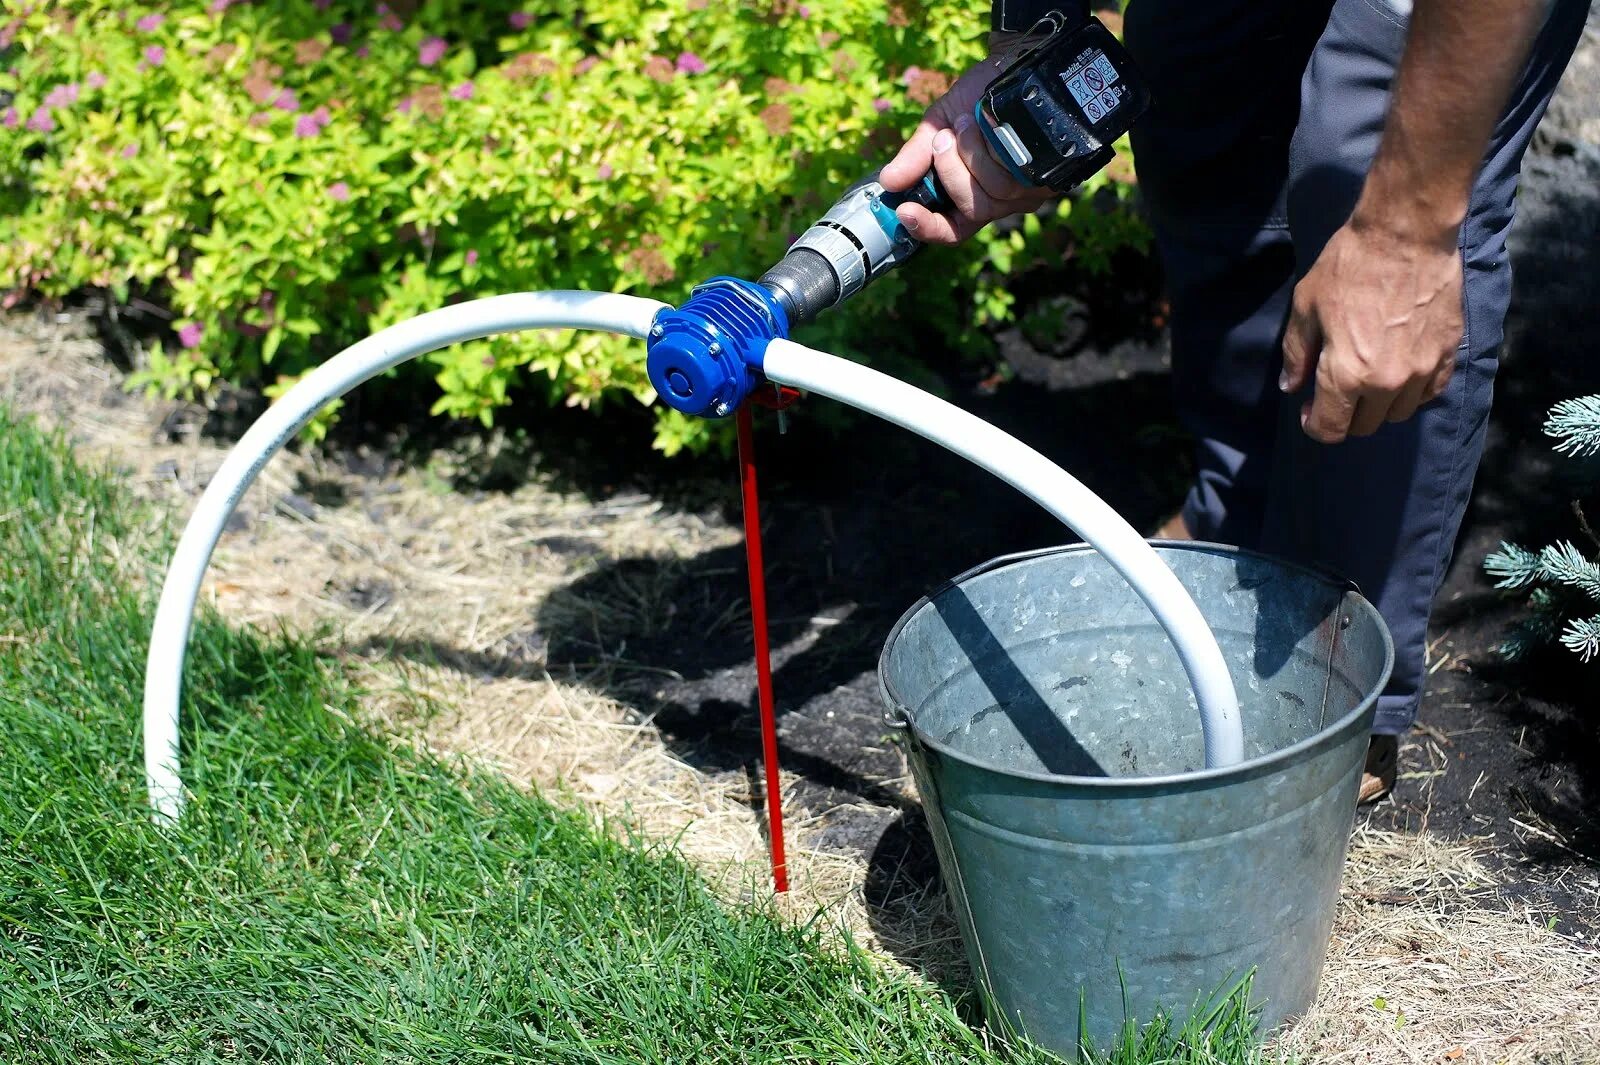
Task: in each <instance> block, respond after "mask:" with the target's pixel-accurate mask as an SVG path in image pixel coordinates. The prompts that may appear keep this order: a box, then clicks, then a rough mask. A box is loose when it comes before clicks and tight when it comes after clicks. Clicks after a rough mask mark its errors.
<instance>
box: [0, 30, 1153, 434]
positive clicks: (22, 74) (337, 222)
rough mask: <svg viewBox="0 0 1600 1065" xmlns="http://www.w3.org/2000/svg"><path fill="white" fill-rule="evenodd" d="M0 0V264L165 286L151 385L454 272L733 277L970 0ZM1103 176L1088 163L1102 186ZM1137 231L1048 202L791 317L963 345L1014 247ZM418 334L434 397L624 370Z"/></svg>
mask: <svg viewBox="0 0 1600 1065" xmlns="http://www.w3.org/2000/svg"><path fill="white" fill-rule="evenodd" d="M6 10H7V12H14V11H16V10H17V7H16V6H13V5H10V4H8V5H7V8H6ZM21 12H22V13H21V14H9V15H0V54H3V59H0V71H3V73H0V99H4V98H5V96H6V95H9V96H10V101H9V103H8V104H6V105H5V106H4V109H3V113H0V291H4V292H5V293H7V296H6V299H7V300H8V301H10V302H15V301H16V300H18V299H21V298H23V297H24V296H26V295H29V294H34V295H42V296H46V297H51V296H62V295H64V294H66V293H68V292H71V291H74V290H78V289H82V288H84V287H90V286H93V287H101V288H105V289H108V290H110V291H112V292H113V293H114V294H116V295H117V296H118V297H120V298H123V299H126V298H127V297H128V295H129V294H130V291H137V292H139V293H141V294H143V295H144V296H145V298H146V299H149V300H154V301H156V302H160V303H163V304H165V305H166V306H168V307H169V308H170V309H171V310H172V312H173V314H174V322H173V333H174V338H175V343H171V342H169V343H168V344H167V345H165V346H163V347H157V348H156V349H154V350H152V351H151V353H150V357H149V363H148V366H147V367H146V368H145V369H144V371H143V373H142V380H143V381H144V382H145V383H146V384H148V385H149V386H150V387H153V388H156V389H160V390H162V391H164V392H166V393H168V394H178V393H180V392H195V391H203V390H205V389H207V388H209V387H210V386H212V385H213V383H215V382H217V381H219V380H223V379H229V380H255V381H263V380H265V381H267V382H269V383H273V382H275V384H272V387H271V389H269V390H271V391H278V390H281V389H282V388H283V387H286V386H287V384H289V383H291V382H292V381H293V380H295V379H296V378H297V376H298V375H300V374H302V373H304V372H305V370H307V369H308V368H309V367H311V366H312V365H315V364H316V363H318V362H320V361H321V360H323V359H326V358H327V357H329V356H330V355H331V354H333V353H334V352H335V351H337V350H338V349H339V348H340V347H342V346H344V345H346V344H348V343H351V342H353V341H355V340H357V339H359V338H361V337H362V336H365V335H367V334H369V333H371V332H372V331H374V330H376V329H379V328H382V327H384V326H386V325H389V324H392V323H394V322H397V321H400V320H402V319H404V318H407V317H410V316H412V315H415V314H418V313H421V312H423V311H427V310H430V309H433V308H436V307H440V306H443V305H445V304H448V303H452V302H455V301H459V300H462V299H467V298H471V297H475V296H483V295H491V294H495V293H500V292H512V291H518V290H526V289H541V288H586V289H601V290H612V291H619V292H633V293H637V294H641V295H648V296H652V297H655V298H658V299H662V300H665V301H668V302H678V301H680V300H681V299H682V298H683V297H684V296H685V295H686V294H687V292H688V290H689V288H690V287H691V286H692V285H693V284H695V283H696V282H698V281H700V280H702V279H704V278H706V277H709V276H712V275H715V274H732V275H735V276H744V277H752V276H755V275H757V274H759V273H760V272H761V271H762V270H763V269H765V268H766V267H767V266H768V265H770V264H771V263H772V262H774V261H776V260H777V258H778V257H779V256H780V255H781V254H782V252H783V250H784V248H785V247H786V246H787V244H788V242H789V241H791V240H792V239H793V238H794V237H795V236H796V235H798V233H799V232H800V231H801V230H803V229H804V228H805V226H806V225H807V224H808V223H809V222H810V221H811V220H812V219H813V218H814V217H815V216H816V215H817V214H818V213H819V211H820V210H821V209H822V208H824V207H825V206H826V205H827V204H828V203H829V202H831V200H832V199H833V197H834V196H836V195H837V193H838V192H839V191H840V190H841V189H843V188H844V187H845V186H846V185H847V184H848V183H849V182H851V181H853V180H854V179H856V178H857V177H859V176H860V175H861V173H863V172H864V171H866V170H868V169H870V168H871V167H872V166H874V165H877V164H878V163H881V162H882V161H884V160H886V159H887V157H888V155H889V153H890V152H891V151H892V150H893V149H894V148H895V147H896V146H897V145H898V144H899V142H900V136H901V133H902V132H903V131H907V130H909V129H910V128H911V127H912V125H914V123H915V120H916V118H917V117H918V115H919V114H920V113H921V110H922V108H923V107H924V106H925V105H926V103H927V102H929V101H930V100H931V99H933V98H934V96H936V95H937V94H938V93H939V92H940V91H942V89H943V87H944V85H945V84H946V75H945V74H942V73H936V72H938V71H955V70H959V69H961V68H962V67H964V66H965V65H967V64H968V63H970V62H971V61H972V60H973V59H974V58H976V57H977V56H978V55H979V54H980V48H981V46H980V44H979V43H978V42H979V41H980V40H981V36H982V30H983V28H984V26H983V24H984V21H985V20H984V19H983V18H981V17H980V13H977V12H976V11H975V9H973V8H972V7H971V5H970V4H965V3H956V2H954V0H927V2H926V3H923V4H921V5H920V6H919V5H918V4H917V3H916V2H915V0H899V2H897V3H891V4H888V5H885V4H883V3H881V2H880V0H808V2H807V3H804V4H802V3H798V2H795V0H761V2H760V3H757V4H747V3H746V4H741V3H735V2H732V0H584V2H583V3H582V4H580V3H578V2H577V0H544V2H540V3H534V2H533V0H526V2H525V4H524V3H507V2H493V0H486V2H478V3H469V2H465V0H421V2H416V0H412V2H409V3H408V2H406V0H390V2H389V3H387V4H385V3H378V4H375V5H374V4H368V3H365V2H361V3H357V2H355V0H275V2H273V3H258V4H253V3H249V2H245V0H177V2H170V3H163V4H160V5H150V6H145V7H136V6H130V5H128V4H124V3H114V2H108V0H58V2H53V3H39V4H35V5H33V6H32V7H26V6H24V7H22V8H21ZM1120 162H1122V164H1123V165H1122V167H1121V172H1122V173H1123V174H1126V165H1125V161H1120ZM1116 169H1117V168H1114V171H1115V170H1116ZM1120 180H1121V179H1120V178H1119V177H1117V175H1116V173H1115V172H1114V173H1113V174H1110V175H1103V176H1102V177H1101V178H1100V179H1097V181H1096V182H1095V183H1094V184H1095V185H1096V186H1097V187H1106V188H1109V189H1110V195H1111V197H1112V199H1113V200H1114V201H1115V200H1119V199H1120V198H1122V197H1123V195H1124V194H1125V193H1126V191H1127V190H1126V188H1125V187H1123V186H1122V185H1121V184H1120ZM1101 199H1102V200H1103V199H1104V196H1102V197H1101ZM1140 239H1142V237H1141V231H1140V230H1139V229H1138V226H1137V223H1136V222H1134V221H1132V220H1131V217H1130V216H1129V215H1128V214H1127V213H1126V212H1119V211H1115V210H1113V211H1109V212H1107V211H1100V210H1089V209H1087V207H1085V206H1084V205H1082V204H1080V206H1079V209H1078V210H1075V211H1067V210H1063V211H1062V213H1061V215H1060V216H1059V217H1058V218H1056V219H1052V220H1050V221H1046V222H1040V221H1039V220H1037V219H1030V220H1029V222H1028V224H1027V225H1026V226H1024V227H1022V228H1019V229H1017V230H1015V231H1014V232H1011V233H1007V234H999V233H992V232H991V233H989V234H987V235H985V237H984V238H983V239H982V240H981V241H979V242H974V243H973V244H972V245H971V246H970V247H968V248H964V249H961V250H959V251H956V252H947V251H939V252H936V253H933V254H931V255H926V256H924V257H923V261H922V262H921V263H918V264H914V265H913V266H912V267H910V268H909V269H908V270H907V271H902V272H901V273H900V274H899V275H898V276H896V275H891V276H890V277H889V278H887V279H885V280H883V281H880V282H878V283H877V284H876V285H874V286H873V287H871V288H869V289H868V290H867V291H866V292H865V293H863V294H862V295H861V296H859V297H857V299H856V300H855V302H854V303H853V304H852V305H851V306H849V307H848V308H847V309H846V310H845V311H844V312H843V313H837V314H834V315H830V316H828V317H827V320H826V321H825V322H823V323H819V324H818V325H817V326H814V327H812V329H811V330H810V331H809V332H808V333H807V334H806V335H805V336H804V337H803V339H806V340H808V341H810V342H812V343H816V344H819V345H822V346H825V347H828V348H829V349H831V350H834V351H838V352H841V353H844V354H850V355H853V356H856V357H863V358H865V357H870V358H874V359H877V360H879V361H880V362H881V361H882V360H883V359H884V358H885V357H886V356H892V355H893V354H894V353H895V352H897V351H898V352H900V353H901V354H902V355H903V356H904V355H909V354H910V353H909V352H906V351H905V349H906V347H907V344H906V341H905V339H904V338H905V336H906V330H905V329H904V328H903V325H902V323H905V322H907V321H917V322H926V323H931V325H932V326H934V327H936V328H938V329H941V330H943V331H944V333H945V334H946V335H947V336H948V337H949V341H950V343H951V345H952V346H954V347H957V348H971V347H973V346H974V345H975V344H977V343H978V342H979V334H978V333H977V331H976V329H977V327H978V326H981V325H983V324H984V323H985V322H987V321H990V320H993V319H998V318H1004V317H1006V316H1007V315H1008V313H1009V300H1008V297H1007V296H1006V294H1005V292H1004V289H1003V287H1002V282H1003V275H1004V274H1006V273H1007V272H1008V271H1011V270H1013V269H1015V268H1017V267H1018V266H1019V265H1020V264H1021V263H1022V262H1024V261H1026V260H1027V259H1028V258H1029V257H1032V256H1037V255H1041V254H1059V253H1060V249H1061V248H1063V247H1065V246H1067V244H1068V243H1069V242H1070V243H1071V244H1072V246H1073V247H1075V248H1076V249H1077V252H1078V254H1080V256H1082V257H1084V258H1085V260H1086V261H1088V262H1090V263H1091V264H1092V263H1093V261H1094V259H1095V257H1096V256H1100V257H1103V256H1105V255H1106V254H1108V252H1109V250H1110V249H1112V248H1114V247H1116V246H1119V245H1121V244H1123V243H1127V242H1129V241H1138V240H1140ZM1052 249H1054V250H1052ZM930 260H936V261H934V262H933V263H932V264H931V265H930ZM422 361H424V362H426V364H427V365H426V367H425V368H424V370H425V372H426V373H427V374H429V375H431V377H432V379H433V381H434V382H436V386H437V390H438V399H437V402H436V403H435V404H434V410H435V411H436V412H442V413H448V414H451V415H456V416H469V417H477V418H481V419H483V420H484V421H486V422H487V421H488V420H489V419H490V418H491V416H492V413H493V411H494V410H495V408H497V407H499V406H501V405H503V404H505V403H507V402H508V401H509V400H510V399H511V398H512V395H513V388H514V386H518V385H520V386H524V387H533V388H536V389H542V391H543V392H544V394H545V395H546V396H547V397H548V398H550V399H551V400H561V401H564V402H567V403H571V404H580V405H585V406H587V405H598V404H600V403H601V402H602V401H603V400H606V399H609V398H612V397H618V396H632V397H634V398H636V399H637V400H639V401H643V402H648V401H650V400H651V399H652V393H651V391H650V387H649V384H648V382H647V380H646V378H645V373H644V365H643V356H642V352H641V350H640V348H639V347H638V345H637V344H636V343H635V342H630V341H625V340H622V339H620V338H614V337H608V336H598V335H593V334H571V333H562V334H554V333H541V334H528V335H520V336H509V337H500V338H494V339H491V340H485V341H478V342H474V343H470V344H463V345H460V346H458V347H454V348H451V349H449V350H447V351H443V352H439V353H437V354H436V355H434V356H431V357H430V358H429V359H427V360H422ZM409 372H411V373H416V370H415V369H412V370H410V371H409ZM658 424H659V432H658V440H657V443H658V446H660V447H662V448H664V449H666V450H667V451H669V452H670V451H674V450H677V449H678V448H680V447H682V446H685V445H698V444H700V443H702V442H703V440H704V434H705V431H706V430H705V426H704V425H703V424H702V423H698V422H693V421H690V420H688V419H683V418H679V417H677V416H674V415H672V414H671V413H670V412H665V411H663V412H662V415H661V417H660V421H659V423H658Z"/></svg>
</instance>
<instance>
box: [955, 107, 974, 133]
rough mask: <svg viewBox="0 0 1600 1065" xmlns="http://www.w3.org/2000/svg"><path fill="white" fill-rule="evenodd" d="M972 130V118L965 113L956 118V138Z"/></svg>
mask: <svg viewBox="0 0 1600 1065" xmlns="http://www.w3.org/2000/svg"><path fill="white" fill-rule="evenodd" d="M971 128H972V116H971V115H969V114H967V113H966V112H965V111H963V112H961V113H960V114H959V115H957V116H956V136H958V137H959V136H960V135H961V134H963V133H965V132H966V131H967V130H969V129H971Z"/></svg>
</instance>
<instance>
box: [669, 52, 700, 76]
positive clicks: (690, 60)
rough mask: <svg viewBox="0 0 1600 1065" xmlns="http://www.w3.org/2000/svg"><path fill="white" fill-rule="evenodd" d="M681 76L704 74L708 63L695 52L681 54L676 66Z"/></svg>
mask: <svg viewBox="0 0 1600 1065" xmlns="http://www.w3.org/2000/svg"><path fill="white" fill-rule="evenodd" d="M674 65H675V66H676V68H677V71H678V73H679V74H704V73H705V72H706V61H705V60H704V59H701V58H700V57H699V56H697V55H695V54H694V53H693V52H679V53H678V62H677V63H676V64H674Z"/></svg>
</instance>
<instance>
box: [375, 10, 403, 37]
mask: <svg viewBox="0 0 1600 1065" xmlns="http://www.w3.org/2000/svg"><path fill="white" fill-rule="evenodd" d="M378 25H380V26H382V27H383V28H384V29H386V30H389V31H391V32H398V31H399V30H403V29H405V28H406V24H405V23H404V22H403V21H401V19H400V16H399V15H396V14H395V13H394V9H393V8H391V7H390V6H389V5H388V4H379V5H378Z"/></svg>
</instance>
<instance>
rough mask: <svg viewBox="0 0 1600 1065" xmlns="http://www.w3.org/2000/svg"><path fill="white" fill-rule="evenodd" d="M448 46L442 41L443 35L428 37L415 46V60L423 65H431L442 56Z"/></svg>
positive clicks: (448, 48) (447, 49)
mask: <svg viewBox="0 0 1600 1065" xmlns="http://www.w3.org/2000/svg"><path fill="white" fill-rule="evenodd" d="M449 50H450V46H449V45H448V44H446V43H445V42H444V38H443V37H429V38H428V39H427V40H425V41H423V42H422V43H421V44H420V45H418V46H417V62H418V63H420V64H422V65H423V66H425V67H431V66H433V65H434V64H435V63H437V62H438V61H439V60H441V59H443V58H444V54H445V52H447V51H449Z"/></svg>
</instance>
